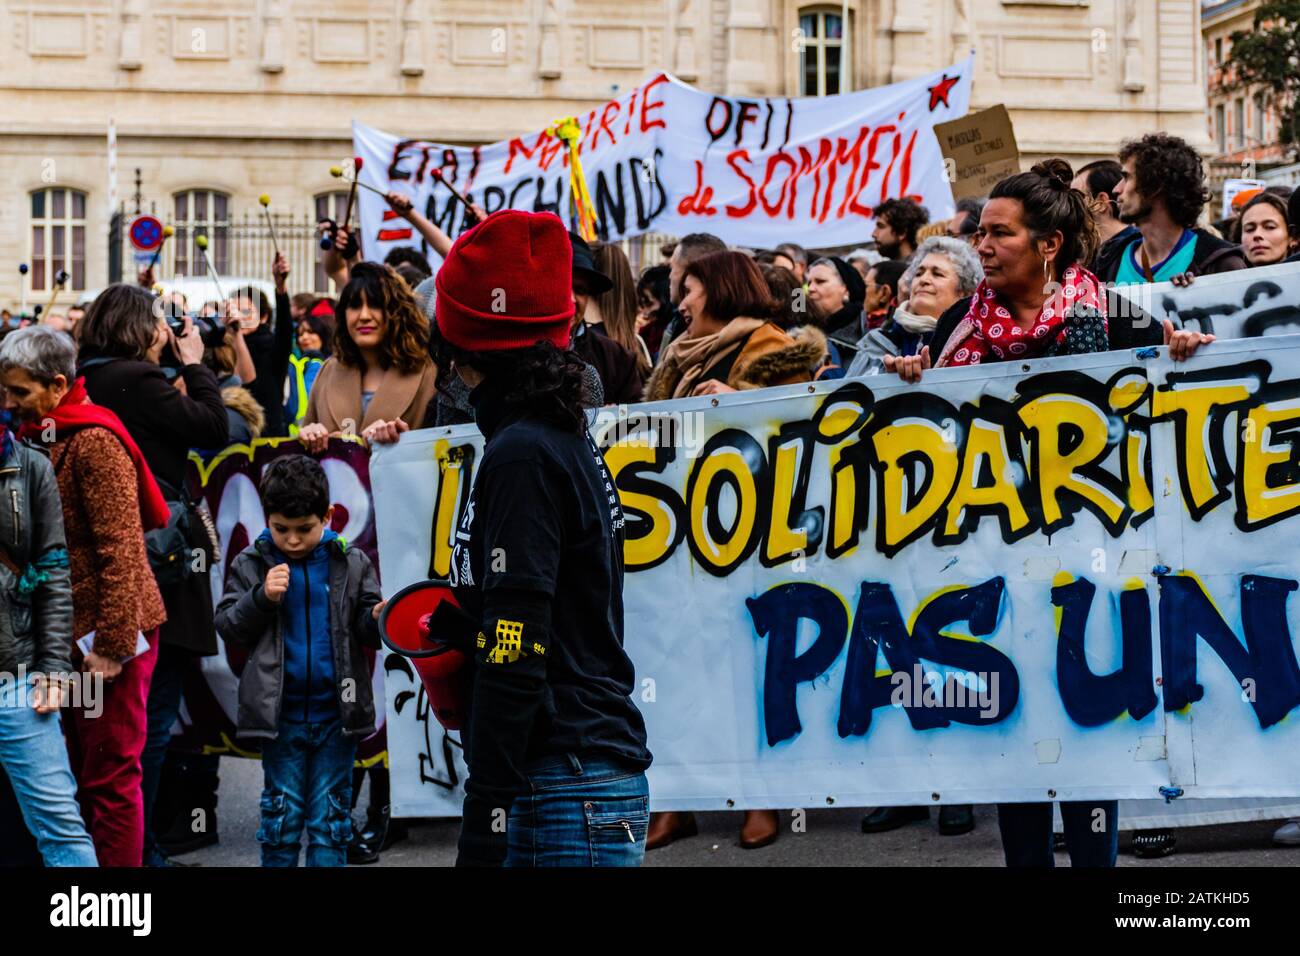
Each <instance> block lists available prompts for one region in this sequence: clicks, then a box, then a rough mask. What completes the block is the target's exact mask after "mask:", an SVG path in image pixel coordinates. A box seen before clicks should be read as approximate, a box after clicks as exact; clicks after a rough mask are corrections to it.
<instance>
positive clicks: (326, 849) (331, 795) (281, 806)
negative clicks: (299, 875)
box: [257, 717, 357, 866]
mask: <svg viewBox="0 0 1300 956" xmlns="http://www.w3.org/2000/svg"><path fill="white" fill-rule="evenodd" d="M278 730H279V736H277V737H276V738H275V739H274V740H268V741H266V742H265V743H264V744H262V773H263V776H264V779H265V784H264V787H263V790H262V825H261V826H260V827H259V828H258V830H257V842H258V843H260V844H262V866H297V865H298V849H299V847H300V845H301V844H300V842H299V841H300V839H301V837H302V831H303V827H304V826H305V827H306V828H307V865H308V866H344V865H346V863H347V860H348V843H349V842H350V841H351V839H352V816H351V809H352V762H353V760H355V759H356V754H357V744H356V741H355V740H353V739H352V738H351V737H345V736H344V735H343V722H342V721H341V720H340V719H339V718H337V717H336V718H334V719H333V720H330V721H327V722H324V723H314V724H313V723H307V724H294V723H290V722H289V721H286V720H282V721H280V726H279V728H278Z"/></svg>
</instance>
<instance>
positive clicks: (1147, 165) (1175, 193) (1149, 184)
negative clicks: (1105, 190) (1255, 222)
mask: <svg viewBox="0 0 1300 956" xmlns="http://www.w3.org/2000/svg"><path fill="white" fill-rule="evenodd" d="M1119 161H1120V165H1121V166H1122V168H1123V178H1121V179H1120V181H1119V183H1118V184H1117V185H1116V187H1115V197H1114V198H1115V202H1116V203H1117V204H1118V206H1119V218H1120V221H1121V222H1125V223H1128V224H1130V225H1133V226H1136V227H1137V230H1138V235H1137V236H1135V237H1133V238H1132V239H1131V240H1129V241H1128V242H1124V243H1111V244H1110V245H1108V246H1107V247H1106V248H1105V249H1103V250H1102V252H1101V254H1099V255H1098V257H1097V261H1096V267H1095V272H1096V275H1097V277H1098V278H1100V279H1102V280H1103V281H1105V282H1113V283H1116V284H1118V285H1129V284H1134V283H1141V282H1164V281H1166V280H1172V281H1174V282H1175V283H1178V284H1180V285H1185V284H1187V283H1188V282H1190V281H1191V279H1192V278H1193V277H1195V276H1198V275H1213V274H1215V273H1218V272H1231V271H1233V270H1235V269H1244V268H1246V260H1245V257H1244V256H1243V255H1242V253H1241V249H1240V247H1238V246H1235V245H1233V244H1232V243H1230V242H1226V241H1224V240H1223V239H1219V238H1218V237H1216V236H1214V235H1212V234H1210V233H1208V232H1206V231H1205V230H1203V229H1198V228H1196V221H1197V219H1198V218H1199V217H1200V215H1201V210H1202V209H1203V208H1204V207H1205V204H1206V203H1207V202H1208V201H1209V198H1210V194H1209V192H1208V191H1207V190H1206V188H1205V168H1204V166H1203V165H1202V164H1201V157H1200V155H1199V154H1198V153H1197V152H1196V150H1194V149H1193V148H1192V147H1191V146H1189V145H1188V144H1187V143H1186V142H1185V141H1184V140H1181V139H1179V138H1178V137H1177V136H1170V135H1169V134H1168V133H1148V134H1147V135H1146V136H1143V137H1142V138H1141V139H1137V140H1133V141H1132V142H1129V143H1125V144H1124V146H1123V148H1121V149H1120V151H1119Z"/></svg>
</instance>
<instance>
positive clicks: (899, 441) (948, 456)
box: [871, 419, 958, 553]
mask: <svg viewBox="0 0 1300 956" xmlns="http://www.w3.org/2000/svg"><path fill="white" fill-rule="evenodd" d="M871 440H872V443H873V445H874V446H875V451H876V460H877V461H878V462H880V465H881V467H882V469H883V471H882V473H881V478H882V482H881V484H882V487H881V495H880V501H879V502H878V503H877V514H878V516H877V522H878V528H879V535H880V543H881V545H882V546H883V547H884V549H885V550H886V553H891V552H892V551H893V550H896V549H897V548H898V547H900V546H901V545H903V544H904V543H906V542H907V541H910V540H911V539H912V538H913V537H914V536H915V535H916V534H917V533H918V532H919V531H920V530H921V529H922V528H924V527H925V526H926V524H927V523H928V522H929V521H930V520H931V519H932V518H933V517H934V516H935V515H936V514H937V513H938V511H939V509H940V508H942V507H943V504H944V502H945V501H947V500H948V495H949V493H950V492H951V491H952V488H953V484H954V483H955V482H956V480H957V470H958V459H957V448H956V446H955V445H954V444H953V443H952V442H950V441H949V440H948V437H947V436H946V435H945V434H944V432H943V430H942V429H941V428H940V427H939V426H938V425H936V424H935V423H934V422H931V421H926V420H925V419H900V420H899V421H897V422H895V423H894V424H892V425H887V426H885V427H884V428H881V429H880V430H878V431H877V432H875V434H873V435H872V436H871ZM916 455H920V456H922V457H923V458H924V460H925V463H926V467H927V469H928V471H929V480H928V481H927V482H926V483H925V490H924V492H923V494H922V495H921V498H920V500H919V501H916V503H915V504H914V505H913V507H911V508H909V507H908V501H909V498H910V497H911V495H910V494H909V491H914V489H911V488H910V485H911V477H910V475H909V474H908V468H907V467H906V463H905V462H904V459H910V458H913V457H914V456H916Z"/></svg>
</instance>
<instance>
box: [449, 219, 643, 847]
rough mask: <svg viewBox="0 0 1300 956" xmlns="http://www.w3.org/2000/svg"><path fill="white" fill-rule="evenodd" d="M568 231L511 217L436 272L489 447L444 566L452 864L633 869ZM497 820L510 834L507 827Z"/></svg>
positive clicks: (621, 717) (472, 238)
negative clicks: (462, 765) (458, 699)
mask: <svg viewBox="0 0 1300 956" xmlns="http://www.w3.org/2000/svg"><path fill="white" fill-rule="evenodd" d="M571 268H572V251H571V248H570V245H569V237H568V234H567V233H566V231H565V228H564V226H563V225H562V224H561V222H560V220H559V219H558V218H556V217H555V216H553V215H549V214H545V213H527V212H518V211H514V210H507V211H503V212H499V213H496V214H494V215H492V216H489V217H488V218H487V220H486V221H485V222H483V223H482V224H480V225H479V226H477V227H475V228H474V229H471V230H470V231H469V232H466V233H464V234H463V235H462V236H461V237H460V238H459V239H458V240H457V241H456V244H455V245H454V246H453V247H452V249H451V251H450V253H448V255H447V259H446V261H445V262H444V263H443V265H442V268H441V269H440V270H439V271H438V276H437V279H436V286H437V293H438V294H437V300H436V301H437V305H436V308H437V321H438V330H439V333H440V335H439V338H440V341H441V344H440V346H439V348H440V351H441V353H442V354H441V355H440V356H439V358H438V361H439V364H442V363H443V362H450V363H452V367H453V368H454V369H455V371H456V373H457V374H458V375H459V376H460V377H461V379H462V380H463V381H464V382H465V384H466V385H468V386H470V388H471V389H472V391H471V392H470V397H469V400H470V403H471V405H472V406H473V408H474V418H475V421H476V422H477V423H478V426H479V429H480V430H481V431H482V432H483V436H484V438H485V440H486V445H485V447H484V451H483V459H482V461H481V462H480V464H479V466H478V468H477V470H476V472H475V475H474V487H473V490H472V492H471V496H470V500H469V503H468V505H467V506H466V507H465V510H464V513H463V515H464V516H463V518H462V520H461V524H460V528H459V529H458V530H457V533H456V544H455V547H454V549H453V552H452V562H451V565H452V566H451V575H450V577H451V585H452V587H453V589H454V590H455V593H456V597H457V599H458V601H459V602H460V604H461V606H462V607H464V608H465V609H466V610H467V611H468V612H469V613H470V614H471V615H472V616H473V617H474V619H475V620H476V622H477V623H478V624H479V627H480V632H479V637H478V645H479V646H478V650H477V653H476V654H475V657H474V661H473V668H474V672H473V692H472V694H471V698H470V706H469V715H468V718H467V720H466V723H465V727H464V730H463V731H462V740H463V742H464V745H465V759H466V763H467V764H468V765H469V778H468V779H467V780H466V782H465V808H464V814H463V817H462V821H461V833H460V852H459V855H458V857H457V861H456V862H457V864H458V865H462V866H500V865H507V866H638V865H640V863H641V860H642V858H643V857H644V854H645V836H646V828H647V826H648V824H649V819H650V807H649V803H650V795H649V787H648V784H647V782H646V776H645V770H646V768H647V767H649V765H650V759H651V758H650V752H649V751H648V750H647V749H646V733H645V722H644V721H643V720H642V718H641V714H640V712H639V711H638V710H637V708H636V705H635V704H634V703H633V702H632V700H631V696H630V695H631V692H632V688H633V683H634V672H633V667H632V662H631V660H629V659H628V656H627V654H626V652H625V651H624V650H623V512H622V510H621V508H620V507H619V500H618V495H617V493H615V492H612V491H608V490H607V489H609V488H612V487H613V482H612V481H611V479H610V474H609V471H608V470H607V469H606V467H605V461H604V458H603V457H602V456H601V453H600V451H599V450H598V449H597V447H596V444H595V442H593V441H592V438H591V435H590V433H589V432H588V430H587V419H586V415H585V413H584V411H583V397H584V395H583V392H584V386H583V379H584V366H583V362H582V360H581V359H580V358H579V357H578V356H577V355H576V354H575V353H574V352H573V351H571V350H570V349H569V326H570V322H571V320H572V318H573V314H574V304H573V297H572V292H571V288H570V272H571ZM503 810H504V811H505V813H506V815H507V816H506V818H505V821H504V822H505V823H506V825H505V827H504V828H503V827H502V826H501V825H500V824H501V822H503V821H502V820H501V816H500V815H501V812H502V811H503Z"/></svg>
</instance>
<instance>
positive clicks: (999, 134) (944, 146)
mask: <svg viewBox="0 0 1300 956" xmlns="http://www.w3.org/2000/svg"><path fill="white" fill-rule="evenodd" d="M934 135H935V137H936V138H937V139H938V140H939V150H940V151H941V152H942V153H943V158H944V166H945V168H946V169H947V170H948V175H949V177H950V178H951V179H952V198H953V199H954V200H956V199H966V198H968V197H972V196H975V197H980V196H987V195H988V194H989V190H991V189H992V188H993V186H994V185H995V184H996V183H997V181H998V180H1000V179H1004V178H1005V177H1007V176H1010V175H1011V174H1012V173H1018V172H1020V149H1019V147H1018V146H1016V132H1015V130H1014V129H1012V127H1011V117H1010V116H1009V115H1008V114H1007V108H1006V107H1005V106H1003V105H1002V104H1001V103H999V104H998V105H997V106H990V107H989V108H988V109H986V110H980V111H979V112H978V113H968V114H967V115H965V116H963V117H961V118H960V119H955V120H951V121H949V122H947V123H936V124H935V127H934Z"/></svg>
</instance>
